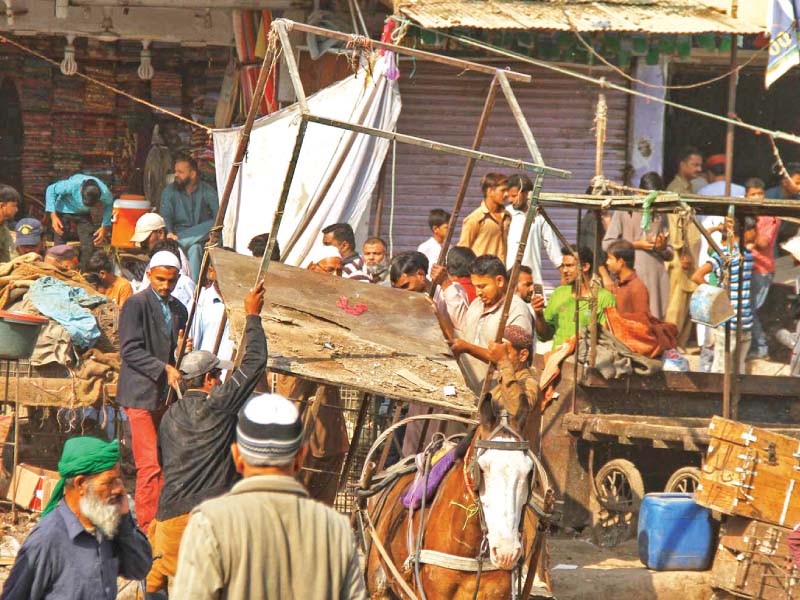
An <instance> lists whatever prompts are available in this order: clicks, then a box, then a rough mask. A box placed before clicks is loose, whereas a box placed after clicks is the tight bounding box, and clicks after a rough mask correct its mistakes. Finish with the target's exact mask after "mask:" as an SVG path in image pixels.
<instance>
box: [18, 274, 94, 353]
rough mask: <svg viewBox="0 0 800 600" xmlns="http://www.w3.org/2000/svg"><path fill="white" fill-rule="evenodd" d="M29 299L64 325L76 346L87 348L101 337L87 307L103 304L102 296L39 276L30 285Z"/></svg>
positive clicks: (39, 309) (43, 312) (37, 307)
mask: <svg viewBox="0 0 800 600" xmlns="http://www.w3.org/2000/svg"><path fill="white" fill-rule="evenodd" d="M28 299H29V300H30V301H31V302H32V303H33V305H34V306H35V307H36V309H37V310H38V311H39V312H40V313H42V314H43V315H45V316H48V317H50V318H51V319H53V320H54V321H57V322H58V323H59V324H60V325H61V326H62V327H64V329H66V330H67V333H69V335H70V337H71V338H72V343H73V345H75V346H77V347H78V348H88V347H90V346H91V345H92V344H94V343H95V342H96V341H97V339H98V338H99V337H100V327H99V326H98V324H97V319H95V318H94V315H93V314H92V313H91V312H89V310H88V309H89V308H92V307H94V306H97V305H98V304H103V303H105V302H106V299H105V297H103V296H93V295H90V294H89V293H88V292H87V291H86V290H85V289H83V288H80V287H74V286H71V285H68V284H66V283H64V282H62V281H59V280H58V279H55V278H53V277H42V278H41V279H37V280H36V281H35V282H34V283H33V285H31V288H30V291H29V292H28Z"/></svg>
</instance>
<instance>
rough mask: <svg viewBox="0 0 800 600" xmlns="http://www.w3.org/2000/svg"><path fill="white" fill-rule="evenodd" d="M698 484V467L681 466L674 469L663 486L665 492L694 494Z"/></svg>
mask: <svg viewBox="0 0 800 600" xmlns="http://www.w3.org/2000/svg"><path fill="white" fill-rule="evenodd" d="M698 485H700V469H698V468H697V467H681V468H680V469H678V470H677V471H675V472H674V473H673V474H672V476H671V477H670V478H669V481H667V485H665V486H664V491H665V492H667V493H670V492H678V493H681V494H694V493H695V492H696V491H697V486H698Z"/></svg>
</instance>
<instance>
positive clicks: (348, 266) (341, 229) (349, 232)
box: [322, 223, 370, 283]
mask: <svg viewBox="0 0 800 600" xmlns="http://www.w3.org/2000/svg"><path fill="white" fill-rule="evenodd" d="M322 243H323V245H325V246H334V247H335V248H337V249H338V250H339V254H341V255H342V277H344V278H345V279H354V280H355V281H365V282H367V283H369V282H370V277H369V275H367V273H366V271H365V270H364V259H363V258H361V256H360V255H359V254H358V251H357V250H356V248H357V246H356V236H355V234H354V233H353V228H352V227H351V226H350V224H349V223H334V224H333V225H328V226H327V227H325V228H323V230H322Z"/></svg>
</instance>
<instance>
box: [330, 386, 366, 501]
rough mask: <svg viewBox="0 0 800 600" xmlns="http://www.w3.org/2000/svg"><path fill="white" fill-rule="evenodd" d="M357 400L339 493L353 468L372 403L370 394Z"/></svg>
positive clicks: (362, 395) (361, 395)
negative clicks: (357, 404)
mask: <svg viewBox="0 0 800 600" xmlns="http://www.w3.org/2000/svg"><path fill="white" fill-rule="evenodd" d="M358 399H359V403H360V405H359V407H358V416H357V417H356V423H355V427H353V435H352V436H351V437H350V446H348V448H347V456H346V457H345V460H344V466H343V467H342V472H341V473H340V474H339V486H338V489H339V491H341V490H342V488H343V487H344V486H345V484H346V483H347V476H348V474H349V473H350V468H351V467H352V466H353V461H354V460H355V458H356V452H357V451H358V446H359V440H360V439H361V430H362V429H363V428H364V421H366V420H367V409H368V408H369V405H370V403H371V402H372V394H367V393H366V392H361V394H359V397H358Z"/></svg>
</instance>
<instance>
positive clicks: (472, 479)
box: [465, 409, 548, 600]
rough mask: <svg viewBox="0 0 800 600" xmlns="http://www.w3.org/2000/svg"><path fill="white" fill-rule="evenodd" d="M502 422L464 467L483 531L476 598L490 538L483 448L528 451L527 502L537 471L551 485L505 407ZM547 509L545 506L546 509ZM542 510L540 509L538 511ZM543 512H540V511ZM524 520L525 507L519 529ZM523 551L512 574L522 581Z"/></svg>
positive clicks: (513, 590)
mask: <svg viewBox="0 0 800 600" xmlns="http://www.w3.org/2000/svg"><path fill="white" fill-rule="evenodd" d="M499 418H500V423H499V424H498V425H497V427H495V428H494V429H493V430H492V431H491V433H490V434H489V435H488V436H487V437H486V438H485V439H479V440H477V441H476V442H475V444H474V446H475V448H476V451H475V453H474V454H473V455H472V458H471V462H470V464H469V465H467V466H466V469H465V471H466V472H467V473H469V484H470V488H471V489H472V492H473V494H474V495H475V503H476V505H477V508H478V518H479V519H480V524H481V530H482V531H483V539H482V540H481V546H480V551H479V554H478V557H477V561H478V572H477V575H476V579H475V594H474V596H473V600H476V599H477V597H478V590H479V589H480V582H481V572H482V570H483V569H482V567H483V562H484V561H485V560H486V554H487V553H488V550H489V540H488V533H489V531H488V527H487V525H486V517H485V515H484V512H483V503H482V502H481V500H480V496H479V494H480V487H481V483H482V481H483V472H482V471H481V467H480V464H479V463H478V458H479V457H480V455H481V452H480V451H481V450H501V451H506V452H525V453H526V454H527V455H528V457H529V458H530V459H531V461H532V463H533V466H532V468H531V473H530V475H529V476H528V495H527V497H526V498H525V504H524V506H527V505H529V504H530V501H531V496H533V495H534V494H533V484H534V477H535V474H536V473H537V472H538V474H539V478H540V480H541V482H542V488H543V489H547V488H548V481H547V473H546V472H545V470H544V468H543V467H542V464H541V462H540V461H539V459H538V458H537V457H536V455H535V454H534V453H533V452H532V451H531V447H530V443H529V442H527V441H526V440H525V439H523V437H522V436H521V435H520V434H519V433H518V432H517V431H516V430H515V429H514V428H512V427H511V425H509V414H508V411H507V410H505V409H502V410H501V411H500V415H499ZM503 433H505V434H508V435H510V436H511V437H512V438H514V439H513V440H495V439H494V438H495V437H497V436H498V435H500V434H503ZM543 510H544V509H543ZM537 512H539V511H537ZM540 514H541V513H540ZM524 523H525V511H524V510H523V511H522V512H521V513H520V519H519V531H520V533H521V532H522V530H523V528H524ZM524 558H525V557H524V555H523V556H521V557H520V560H519V562H518V563H517V565H516V566H515V567H514V569H513V574H515V575H516V579H517V581H521V565H522V561H523V559H524ZM528 576H529V577H530V576H531V574H530V573H529V574H528ZM518 592H519V590H518V586H515V585H514V584H513V580H512V585H511V594H512V596H511V598H512V600H517V598H518Z"/></svg>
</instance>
